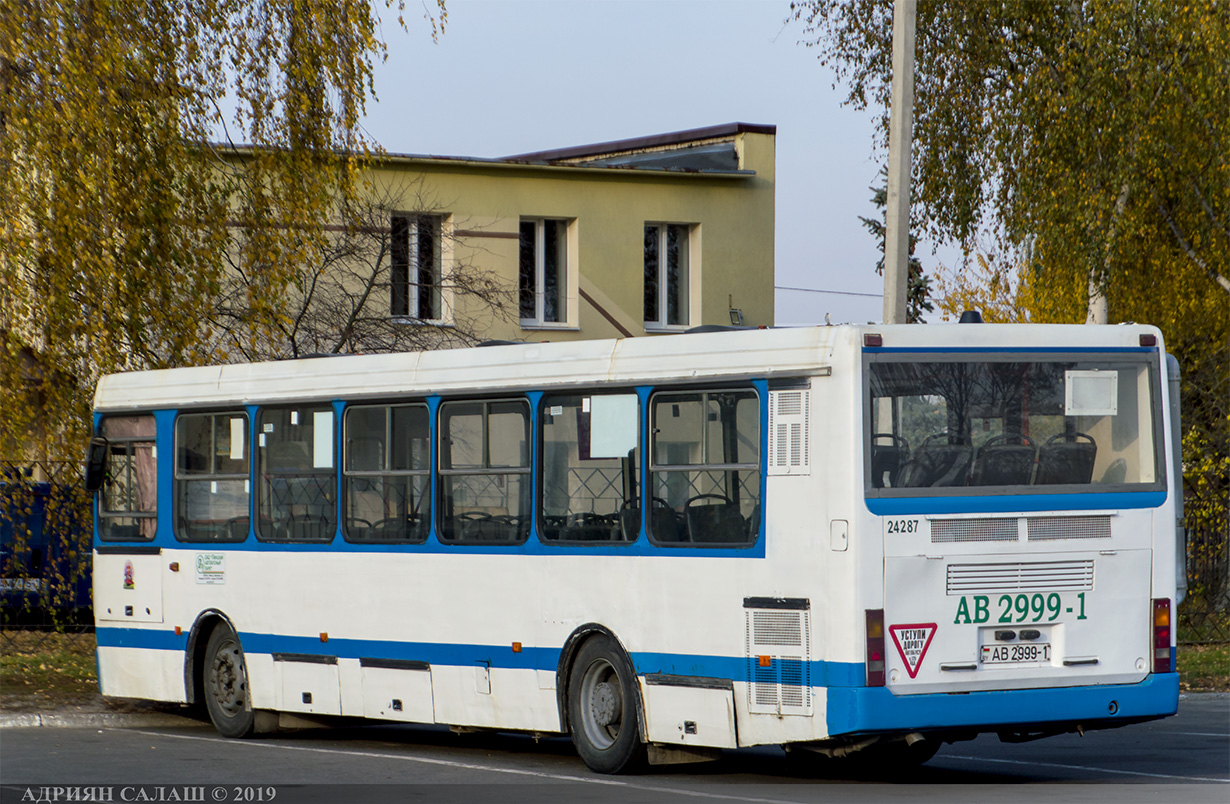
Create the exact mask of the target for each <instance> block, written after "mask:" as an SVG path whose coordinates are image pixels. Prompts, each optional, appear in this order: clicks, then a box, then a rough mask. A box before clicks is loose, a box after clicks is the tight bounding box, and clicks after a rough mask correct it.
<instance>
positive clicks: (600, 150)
mask: <svg viewBox="0 0 1230 804" xmlns="http://www.w3.org/2000/svg"><path fill="white" fill-rule="evenodd" d="M736 134H768V135H770V136H777V126H774V125H757V124H754V123H723V124H721V125H717V126H707V127H705V128H692V129H688V130H687V131H672V132H669V133H667V134H652V135H650V136H648V137H633V138H632V139H627V140H613V141H611V142H598V143H594V144H592V145H573V146H571V147H569V148H556V149H554V150H550V151H534V152H533V153H528V154H517V155H516V156H505V157H503V159H505V160H508V161H517V162H520V161H534V162H541V161H545V162H550V161H554V160H557V159H576V158H578V157H582V156H597V155H598V154H612V153H619V152H621V151H633V150H637V149H640V148H660V147H662V146H664V145H680V144H682V143H685V142H692V141H694V140H708V139H713V138H715V137H732V136H734V135H736Z"/></svg>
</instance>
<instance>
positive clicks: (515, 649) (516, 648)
mask: <svg viewBox="0 0 1230 804" xmlns="http://www.w3.org/2000/svg"><path fill="white" fill-rule="evenodd" d="M520 652H521V643H520V642H514V643H513V653H520Z"/></svg>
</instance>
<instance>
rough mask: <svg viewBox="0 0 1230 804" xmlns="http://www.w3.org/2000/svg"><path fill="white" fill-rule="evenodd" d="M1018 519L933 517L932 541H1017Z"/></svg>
mask: <svg viewBox="0 0 1230 804" xmlns="http://www.w3.org/2000/svg"><path fill="white" fill-rule="evenodd" d="M1016 540H1017V524H1016V519H1015V518H1014V519H989V518H984V519H933V520H931V541H932V543H940V542H1015V541H1016Z"/></svg>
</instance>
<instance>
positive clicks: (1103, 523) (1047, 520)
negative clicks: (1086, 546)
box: [1028, 516, 1110, 542]
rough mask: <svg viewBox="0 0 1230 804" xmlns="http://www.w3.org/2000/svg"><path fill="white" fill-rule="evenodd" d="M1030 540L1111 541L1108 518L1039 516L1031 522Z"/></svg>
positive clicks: (1029, 529)
mask: <svg viewBox="0 0 1230 804" xmlns="http://www.w3.org/2000/svg"><path fill="white" fill-rule="evenodd" d="M1028 531H1029V540H1030V541H1031V542H1041V541H1047V540H1050V539H1109V538H1110V517H1108V516H1039V517H1032V518H1030V520H1029V527H1028Z"/></svg>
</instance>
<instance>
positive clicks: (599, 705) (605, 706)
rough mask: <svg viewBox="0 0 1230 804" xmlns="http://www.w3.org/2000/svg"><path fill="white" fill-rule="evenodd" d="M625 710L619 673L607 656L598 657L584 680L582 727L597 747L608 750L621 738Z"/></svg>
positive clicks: (582, 682) (586, 672)
mask: <svg viewBox="0 0 1230 804" xmlns="http://www.w3.org/2000/svg"><path fill="white" fill-rule="evenodd" d="M623 710H624V704H623V686H622V685H621V684H620V681H619V674H618V673H617V672H616V671H615V667H614V666H613V665H612V664H611V663H610V662H608V661H607V660H606V659H595V660H594V661H593V662H592V663H591V664H590V666H589V667H588V668H586V670H585V676H584V678H582V679H581V727H582V728H583V729H584V730H585V736H586V738H587V739H588V740H589V742H590V743H591V744H592V745H593V746H594V747H595V748H598V749H600V750H606V749H607V748H610V747H611V746H612V745H614V744H615V741H616V740H618V739H619V729H620V726H621V725H622V722H623Z"/></svg>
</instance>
